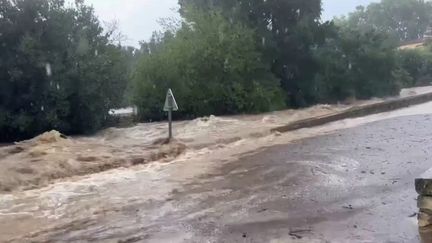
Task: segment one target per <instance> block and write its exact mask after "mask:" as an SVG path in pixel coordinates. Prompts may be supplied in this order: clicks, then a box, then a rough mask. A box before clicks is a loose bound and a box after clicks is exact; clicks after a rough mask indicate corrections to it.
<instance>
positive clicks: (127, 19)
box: [86, 0, 378, 46]
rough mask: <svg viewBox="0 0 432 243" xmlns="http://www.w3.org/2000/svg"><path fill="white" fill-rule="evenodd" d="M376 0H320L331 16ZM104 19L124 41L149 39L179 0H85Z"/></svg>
mask: <svg viewBox="0 0 432 243" xmlns="http://www.w3.org/2000/svg"><path fill="white" fill-rule="evenodd" d="M377 1H378V0H323V8H324V12H323V19H326V20H327V19H331V18H332V17H333V16H340V15H342V14H346V13H348V12H350V11H352V10H354V9H355V7H356V6H358V5H367V4H368V3H371V2H377ZM86 2H87V3H89V4H92V5H93V6H94V8H95V10H96V14H97V15H98V16H99V17H100V19H102V20H103V21H107V22H110V21H113V20H117V21H118V23H119V27H120V30H121V32H122V33H123V34H124V35H126V36H127V37H128V40H127V41H126V43H125V44H128V45H133V46H137V45H138V41H140V40H148V39H149V38H150V37H151V34H152V32H153V31H154V30H159V29H160V28H161V27H160V25H159V24H158V19H160V18H166V17H173V16H177V13H176V11H177V9H178V5H177V2H178V0H86Z"/></svg>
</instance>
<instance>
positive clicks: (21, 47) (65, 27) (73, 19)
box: [0, 0, 127, 141]
mask: <svg viewBox="0 0 432 243" xmlns="http://www.w3.org/2000/svg"><path fill="white" fill-rule="evenodd" d="M125 58H126V55H124V54H123V52H122V51H121V49H120V47H118V46H114V45H111V44H110V41H109V36H108V35H106V34H103V29H102V27H101V25H100V23H99V21H98V19H97V18H96V17H95V15H94V13H93V9H92V8H90V7H88V6H86V5H84V3H83V1H76V5H75V7H66V6H65V3H64V1H63V0H13V1H12V0H0V132H1V133H0V134H1V136H0V140H3V141H4V140H11V139H17V138H27V137H30V136H33V135H36V134H38V133H41V132H44V131H46V130H49V129H57V130H60V131H62V132H64V133H83V132H89V131H94V130H96V129H98V128H100V127H101V126H102V125H103V123H104V121H105V119H106V118H107V114H108V110H109V109H110V108H112V107H115V106H116V104H119V103H120V102H121V100H122V98H123V94H122V90H124V88H125V87H126V84H127V76H126V75H125V74H126V72H125V70H126V68H127V67H126V66H125Z"/></svg>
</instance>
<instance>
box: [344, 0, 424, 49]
mask: <svg viewBox="0 0 432 243" xmlns="http://www.w3.org/2000/svg"><path fill="white" fill-rule="evenodd" d="M347 20H348V22H347V24H348V26H349V27H350V28H356V29H357V28H359V27H360V28H361V29H366V30H369V29H374V30H376V31H378V32H382V33H387V34H389V35H390V36H392V37H393V38H394V39H396V40H399V41H409V40H417V39H420V38H423V34H424V33H425V31H426V29H427V27H428V26H429V25H430V24H431V23H432V2H430V1H424V0H382V1H381V2H379V3H372V4H370V5H369V6H367V7H362V6H360V7H358V8H357V10H356V11H355V12H353V13H351V14H350V15H349V17H348V19H347Z"/></svg>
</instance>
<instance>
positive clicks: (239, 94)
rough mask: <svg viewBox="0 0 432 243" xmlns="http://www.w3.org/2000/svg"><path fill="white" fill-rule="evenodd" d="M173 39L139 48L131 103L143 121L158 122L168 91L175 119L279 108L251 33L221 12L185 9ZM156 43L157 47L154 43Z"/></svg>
mask: <svg viewBox="0 0 432 243" xmlns="http://www.w3.org/2000/svg"><path fill="white" fill-rule="evenodd" d="M188 14H189V15H188V19H189V21H188V22H183V23H182V28H181V29H180V30H178V31H177V33H176V34H175V37H174V36H173V34H172V33H170V32H167V33H165V34H164V35H163V36H160V37H159V38H158V37H157V36H155V37H154V38H153V41H152V42H151V43H148V44H144V45H143V46H144V48H146V51H145V52H146V53H145V54H143V57H142V59H141V62H140V63H139V65H138V69H137V72H136V75H135V81H136V82H135V87H134V88H135V90H136V96H135V101H136V103H137V104H138V106H139V108H140V111H141V112H140V115H141V117H142V118H143V119H145V120H151V119H162V118H163V117H164V116H165V114H164V113H163V111H162V110H161V104H163V102H164V99H165V92H166V90H167V89H168V88H172V89H173V90H174V92H175V94H176V98H177V101H178V102H179V103H180V104H181V105H182V107H181V111H180V112H179V114H178V115H179V116H181V117H194V116H202V115H208V114H215V115H221V114H235V113H240V112H258V111H268V110H272V109H277V108H282V107H284V105H283V99H282V92H280V90H279V85H278V82H277V80H276V79H275V78H274V77H273V76H272V75H271V73H270V71H269V66H268V65H265V64H264V63H263V62H262V61H261V59H262V57H261V55H260V53H259V52H258V51H257V48H256V46H255V41H254V32H253V30H251V29H249V28H247V27H246V26H243V25H241V24H231V23H229V22H228V21H227V20H226V19H225V18H224V17H223V16H222V14H221V13H220V12H217V11H215V12H210V13H205V14H204V13H203V12H200V11H190V12H189V13H188ZM157 39H159V41H160V43H159V44H155V43H156V42H157V41H156V40H157Z"/></svg>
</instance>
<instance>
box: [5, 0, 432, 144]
mask: <svg viewBox="0 0 432 243" xmlns="http://www.w3.org/2000/svg"><path fill="white" fill-rule="evenodd" d="M179 4H180V14H181V17H182V18H181V19H180V20H178V21H177V22H175V21H174V22H166V26H165V27H166V29H165V31H164V32H160V33H159V32H156V33H155V34H154V35H153V38H152V39H151V40H149V41H147V42H141V43H140V44H141V48H140V49H139V50H137V49H135V48H131V47H125V46H121V41H120V39H121V35H119V34H118V33H117V32H116V31H115V28H114V29H113V28H110V27H108V28H107V29H105V30H104V29H103V28H102V26H101V24H100V22H99V20H98V19H97V18H96V17H95V15H94V11H93V9H92V8H91V7H88V6H87V5H86V4H85V3H84V0H76V1H75V4H74V5H66V3H65V1H64V0H0V141H11V140H14V139H21V138H28V137H31V136H33V135H36V134H38V133H41V132H44V131H46V130H50V129H57V130H59V131H61V132H63V133H67V134H77V133H78V134H81V133H86V132H92V131H95V130H97V129H99V128H101V127H103V126H104V125H105V124H106V121H107V116H108V111H109V109H111V108H116V107H120V106H126V105H131V104H133V103H134V104H135V105H137V106H138V108H139V118H140V119H141V120H143V121H149V120H161V119H164V118H165V115H166V114H165V113H164V112H163V111H162V106H163V103H164V99H165V94H166V91H167V89H168V88H172V89H173V90H174V93H175V95H176V98H177V101H178V103H179V105H180V111H179V112H177V113H176V118H179V119H180V118H192V117H197V116H203V115H211V114H214V115H225V114H238V113H256V112H265V111H271V110H276V109H282V108H286V107H302V106H306V105H312V104H316V103H320V102H326V103H327V102H340V101H344V100H346V99H356V98H357V99H367V98H370V97H375V96H380V97H381V96H389V95H395V94H397V93H398V92H399V90H400V88H401V87H408V86H414V85H424V84H429V83H430V79H431V78H432V77H431V75H432V47H431V46H430V45H428V46H425V47H423V48H419V49H415V50H399V49H398V45H400V44H401V43H403V42H405V41H411V40H416V39H419V38H423V36H424V33H425V31H426V30H427V29H428V26H429V25H430V24H431V22H432V3H431V2H428V1H423V0H382V1H381V2H379V3H373V4H371V5H369V6H367V7H358V8H357V10H356V11H355V12H353V13H351V14H350V15H348V16H347V17H341V18H337V19H335V20H334V21H331V22H323V21H322V20H321V11H322V9H321V0H271V1H270V0H267V1H262V0H179ZM113 26H115V25H113Z"/></svg>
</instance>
